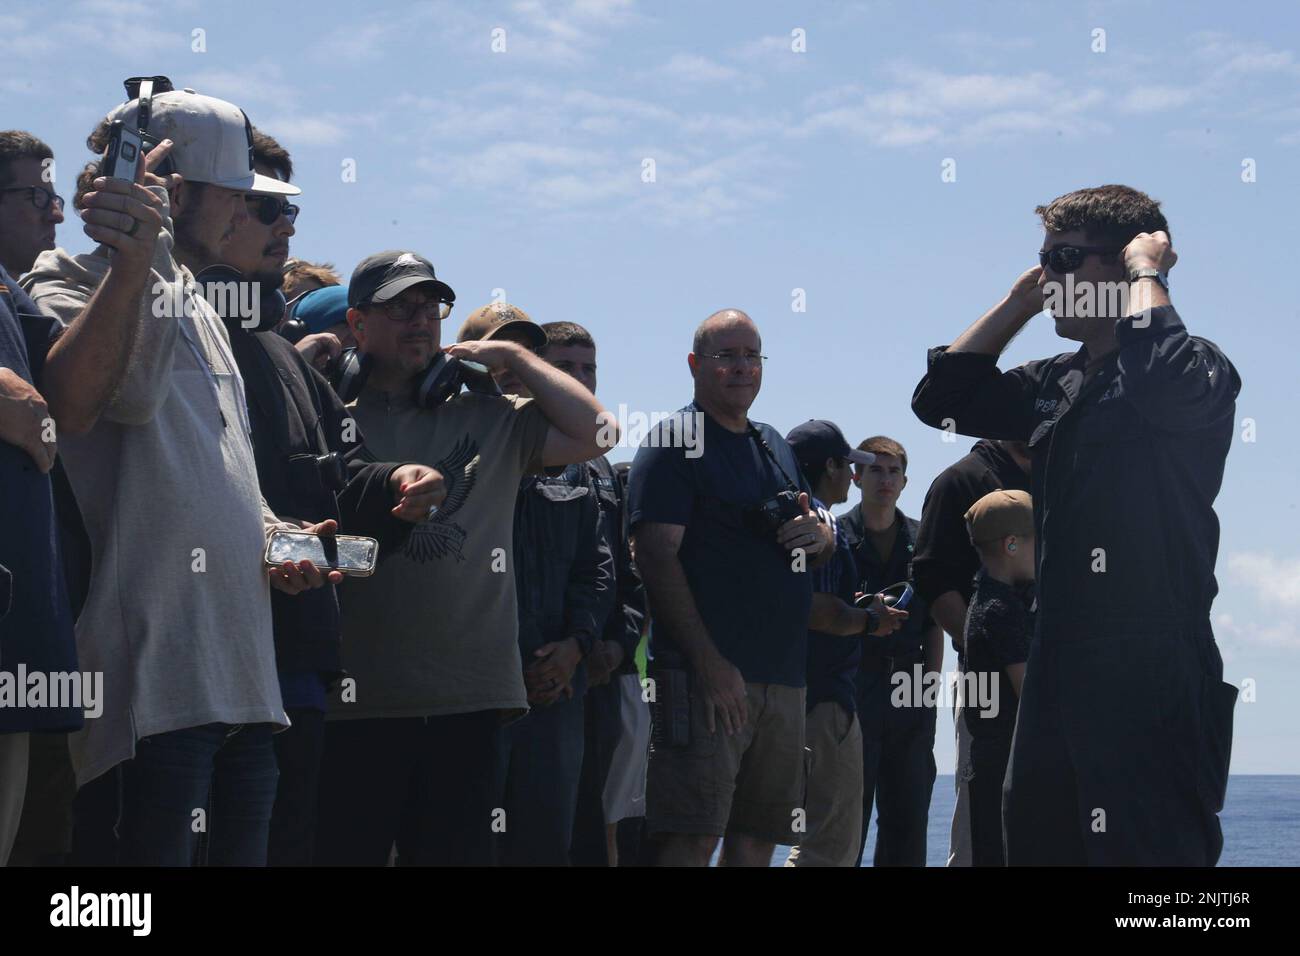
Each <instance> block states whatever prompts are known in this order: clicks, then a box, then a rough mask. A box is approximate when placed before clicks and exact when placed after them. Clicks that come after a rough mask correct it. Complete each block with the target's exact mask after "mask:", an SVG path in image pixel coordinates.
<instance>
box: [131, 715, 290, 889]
mask: <svg viewBox="0 0 1300 956" xmlns="http://www.w3.org/2000/svg"><path fill="white" fill-rule="evenodd" d="M278 777H279V771H278V770H277V769H276V764H275V751H274V749H273V748H272V746H271V725H270V724H238V725H233V726H232V725H230V724H205V725H204V726H202V727H187V728H185V729H184V730H173V731H169V732H167V733H164V734H155V735H154V736H152V737H143V738H141V739H140V741H139V742H138V743H137V744H136V751H135V757H134V758H133V759H131V760H128V761H126V763H124V764H122V804H121V816H120V818H119V822H118V836H119V839H120V846H121V862H122V863H123V864H124V865H126V866H190V865H192V864H193V862H194V857H195V852H196V849H197V847H198V843H199V835H200V833H203V832H206V833H207V850H208V856H207V861H208V863H209V865H211V866H265V865H266V845H267V838H268V834H269V832H270V825H271V807H272V805H273V804H274V802H275V788H276V780H277V779H278Z"/></svg>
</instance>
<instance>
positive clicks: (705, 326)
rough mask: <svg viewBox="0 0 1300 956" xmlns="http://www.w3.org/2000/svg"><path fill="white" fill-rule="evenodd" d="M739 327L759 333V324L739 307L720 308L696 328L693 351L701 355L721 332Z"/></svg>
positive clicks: (755, 333)
mask: <svg viewBox="0 0 1300 956" xmlns="http://www.w3.org/2000/svg"><path fill="white" fill-rule="evenodd" d="M738 328H743V329H745V330H753V333H754V335H755V336H757V335H758V326H757V325H755V324H754V320H753V319H751V318H750V317H749V316H747V315H746V314H745V313H744V312H741V311H740V310H739V309H720V310H719V311H717V312H714V313H713V314H712V315H711V316H709V317H708V318H707V319H705V320H704V321H703V322H701V323H700V327H699V328H698V329H696V330H695V341H694V343H692V345H691V351H692V352H694V353H695V354H696V355H699V354H700V353H701V352H704V351H706V350H707V349H708V348H709V343H710V342H711V341H712V340H713V337H714V336H715V335H717V334H718V333H719V332H729V331H731V330H733V329H738Z"/></svg>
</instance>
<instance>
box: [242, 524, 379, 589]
mask: <svg viewBox="0 0 1300 956" xmlns="http://www.w3.org/2000/svg"><path fill="white" fill-rule="evenodd" d="M378 558H379V542H378V541H376V540H375V539H374V538H362V537H358V536H357V535H352V534H336V535H334V536H333V537H331V538H323V537H321V536H320V535H318V534H312V533H311V532H310V531H273V532H272V533H271V540H269V541H268V542H267V543H266V566H267V567H268V568H271V567H279V566H280V565H282V564H284V562H286V561H292V562H293V563H294V564H298V563H299V562H300V561H310V562H311V563H312V564H314V565H316V567H318V568H321V569H328V570H331V571H342V572H343V573H344V574H346V575H348V576H349V577H358V578H365V577H369V576H370V575H372V574H374V573H375V562H376V561H377V560H378Z"/></svg>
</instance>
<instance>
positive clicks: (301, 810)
mask: <svg viewBox="0 0 1300 956" xmlns="http://www.w3.org/2000/svg"><path fill="white" fill-rule="evenodd" d="M288 713H289V720H290V721H291V722H292V724H293V726H291V727H290V728H289V729H288V730H286V731H283V732H281V733H278V734H276V735H275V736H274V737H273V738H271V739H272V741H273V742H274V744H275V762H276V765H277V766H278V767H279V768H280V782H279V785H278V786H277V787H276V790H275V807H274V808H273V809H272V810H271V839H270V844H269V846H268V847H267V853H266V862H267V865H268V866H311V862H312V853H313V851H314V850H315V848H316V797H317V793H318V791H319V789H320V765H321V756H322V755H323V754H324V752H325V714H324V712H323V711H319V710H313V709H311V708H306V707H295V708H294V709H292V710H290V711H289V712H288Z"/></svg>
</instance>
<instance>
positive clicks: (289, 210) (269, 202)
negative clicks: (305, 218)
mask: <svg viewBox="0 0 1300 956" xmlns="http://www.w3.org/2000/svg"><path fill="white" fill-rule="evenodd" d="M245 202H247V203H248V204H249V206H250V208H252V206H253V204H254V203H256V204H257V205H256V208H255V209H253V214H254V215H255V216H257V221H258V222H260V223H261V224H262V225H264V226H274V225H275V223H276V220H278V219H279V218H280V217H281V216H284V218H285V219H288V220H289V222H290V223H291V224H292V223H293V221H294V220H295V219H297V218H298V207H297V206H295V205H294V204H293V203H291V202H289V200H287V199H277V198H276V197H275V196H246V197H245Z"/></svg>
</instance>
